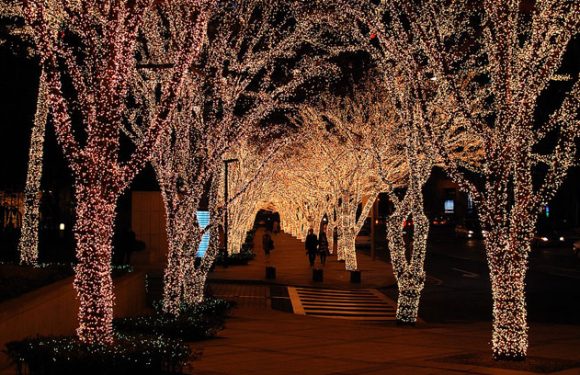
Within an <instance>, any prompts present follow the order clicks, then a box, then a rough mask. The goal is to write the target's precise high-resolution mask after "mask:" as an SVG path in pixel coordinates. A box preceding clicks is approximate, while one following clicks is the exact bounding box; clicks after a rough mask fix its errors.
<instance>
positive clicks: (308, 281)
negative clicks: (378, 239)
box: [209, 229, 395, 289]
mask: <svg viewBox="0 0 580 375" xmlns="http://www.w3.org/2000/svg"><path fill="white" fill-rule="evenodd" d="M263 233H264V229H258V230H257V232H256V236H255V237H254V238H255V241H254V253H255V254H256V258H255V259H254V260H253V261H251V262H250V263H249V264H248V265H247V266H230V267H228V268H223V267H221V266H218V267H216V269H215V271H214V272H212V273H211V274H210V275H209V280H210V281H211V280H214V281H215V280H222V281H232V280H236V281H242V282H248V281H253V282H265V283H275V284H283V285H302V286H304V285H306V286H318V287H324V288H341V289H355V288H361V289H367V288H381V287H387V286H391V285H394V284H395V278H394V276H393V270H392V267H391V265H390V264H388V263H385V262H383V261H381V260H378V259H377V260H375V261H373V260H372V258H371V257H370V256H368V255H366V254H363V253H361V252H358V253H357V261H358V269H359V270H360V271H361V275H362V282H361V283H360V284H352V283H351V282H350V273H349V272H348V271H346V270H345V268H344V262H338V261H337V260H336V256H335V255H331V256H329V257H328V259H327V261H326V265H325V266H324V267H322V266H321V265H320V264H319V259H318V258H317V260H316V262H317V263H316V266H315V267H319V268H323V270H324V271H323V272H324V280H323V282H314V281H312V269H311V268H310V265H309V264H308V257H307V256H306V250H304V243H303V242H302V241H300V240H298V239H296V238H294V237H292V236H290V235H289V234H286V233H283V232H281V233H278V234H275V235H273V236H272V238H273V240H274V246H275V248H274V250H273V251H272V252H271V253H270V255H269V256H268V257H266V255H265V254H264V251H263V250H262V235H263ZM266 266H274V267H276V279H275V280H267V279H266Z"/></svg>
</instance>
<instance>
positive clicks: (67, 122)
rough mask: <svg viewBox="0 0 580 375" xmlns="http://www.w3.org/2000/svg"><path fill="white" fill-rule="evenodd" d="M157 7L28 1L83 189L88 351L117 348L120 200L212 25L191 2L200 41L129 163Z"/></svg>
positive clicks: (79, 222) (58, 120)
mask: <svg viewBox="0 0 580 375" xmlns="http://www.w3.org/2000/svg"><path fill="white" fill-rule="evenodd" d="M154 6H163V4H162V3H154V2H152V1H136V2H132V3H126V2H109V1H99V2H96V1H85V2H79V3H71V2H68V1H56V0H55V1H52V2H49V3H46V2H45V1H28V2H26V6H25V8H24V11H25V16H26V21H27V24H28V25H29V26H30V27H31V28H32V30H33V35H34V38H35V44H36V48H37V52H38V54H39V56H40V59H41V65H42V67H43V69H44V71H45V72H46V82H47V85H48V93H49V94H48V101H49V106H50V108H51V113H52V117H53V122H54V126H55V130H56V134H57V139H58V141H59V143H60V145H61V147H62V150H63V153H64V155H65V157H66V159H67V160H68V162H69V165H70V167H71V169H72V171H73V176H74V181H75V201H76V223H75V228H74V232H75V238H76V241H77V259H78V264H77V266H76V269H75V271H76V272H75V281H74V285H75V288H76V290H77V294H78V297H79V300H80V309H79V328H78V329H77V334H78V336H79V338H80V340H82V341H83V342H87V343H93V342H96V343H110V342H112V340H113V334H112V318H113V301H114V295H113V284H112V279H111V253H112V252H111V239H112V235H113V227H114V220H115V208H116V203H117V199H118V197H119V195H120V194H121V192H122V191H123V190H124V189H125V188H126V187H127V185H128V184H129V183H130V182H131V180H132V179H133V177H134V176H135V174H136V173H137V172H138V171H139V170H140V169H141V168H142V167H143V165H144V164H145V163H146V161H147V159H148V158H149V157H150V155H151V152H152V149H153V146H154V145H155V143H156V142H157V139H158V136H159V134H160V133H161V132H162V131H163V130H164V129H165V128H167V126H168V125H169V119H170V117H171V113H172V112H173V108H174V106H175V104H176V102H177V100H176V99H177V98H178V96H179V92H180V90H181V86H182V85H181V84H182V82H183V75H184V73H185V71H186V70H187V69H188V68H189V66H190V65H191V62H192V60H193V58H194V56H195V55H196V53H197V51H198V49H199V47H200V46H201V42H202V37H203V33H202V32H201V31H202V30H205V24H206V22H207V18H208V16H207V6H206V5H205V3H204V2H200V1H191V2H186V1H184V2H182V13H181V14H180V17H181V18H180V22H179V23H180V25H179V27H187V28H189V29H190V30H191V33H190V37H189V38H187V40H185V41H184V43H183V44H179V45H177V44H176V45H174V46H173V47H174V48H175V50H178V51H179V52H178V53H176V54H175V56H176V58H175V60H174V61H173V63H174V65H173V67H172V68H171V71H172V79H171V80H169V82H167V84H166V85H164V86H163V87H160V88H159V91H160V93H161V95H160V102H161V104H160V106H159V107H158V108H159V110H158V111H157V112H156V113H154V114H153V115H152V116H151V117H150V118H147V119H146V120H147V121H148V123H147V125H144V128H146V132H145V138H144V140H143V142H142V143H141V144H140V145H139V146H138V147H137V149H136V150H135V151H134V152H133V153H132V154H131V156H130V157H129V158H128V159H127V160H125V161H122V160H120V157H119V151H120V132H121V127H122V124H123V118H124V115H125V113H126V112H127V111H126V108H127V104H128V100H127V99H128V98H127V95H128V92H129V87H130V82H131V79H132V77H133V74H134V70H135V69H136V59H135V53H136V51H137V48H136V45H137V42H138V30H139V28H140V27H141V26H142V25H143V19H144V18H145V17H147V16H148V13H149V12H151V11H152V9H153V7H154ZM51 7H58V8H61V9H63V14H64V17H63V19H62V22H60V23H59V24H58V29H56V30H53V29H51V28H50V26H51V24H50V22H49V19H50V17H51V10H52V8H51ZM175 21H176V20H175ZM65 87H66V88H65ZM73 119H74V120H73Z"/></svg>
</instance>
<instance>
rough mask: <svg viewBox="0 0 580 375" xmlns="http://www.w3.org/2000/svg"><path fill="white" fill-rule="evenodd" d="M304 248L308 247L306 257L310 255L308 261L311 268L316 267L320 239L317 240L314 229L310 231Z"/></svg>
mask: <svg viewBox="0 0 580 375" xmlns="http://www.w3.org/2000/svg"><path fill="white" fill-rule="evenodd" d="M304 247H306V255H308V260H309V261H310V267H314V261H315V260H316V253H317V252H318V239H317V238H316V235H315V234H314V231H313V230H312V228H310V229H308V235H307V236H306V243H305V244H304Z"/></svg>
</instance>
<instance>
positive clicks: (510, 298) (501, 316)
mask: <svg viewBox="0 0 580 375" xmlns="http://www.w3.org/2000/svg"><path fill="white" fill-rule="evenodd" d="M486 242H488V243H487V244H486V246H493V245H492V241H486ZM502 242H503V241H502ZM495 243H496V244H497V242H495ZM507 243H510V242H509V241H508V242H507ZM507 243H505V242H504V246H502V247H501V248H499V247H496V246H493V248H488V249H487V252H488V260H489V267H490V276H491V287H492V293H493V335H492V351H493V356H494V358H495V359H500V360H502V359H507V360H523V359H525V357H526V352H527V349H528V324H527V312H526V299H525V277H526V270H527V267H528V257H527V255H528V251H527V249H525V248H526V246H529V245H523V248H524V249H522V248H521V247H520V248H519V249H517V250H519V251H517V252H516V251H514V250H516V249H515V248H514V247H511V246H508V245H507ZM513 243H514V244H516V243H519V241H515V240H514V242H513Z"/></svg>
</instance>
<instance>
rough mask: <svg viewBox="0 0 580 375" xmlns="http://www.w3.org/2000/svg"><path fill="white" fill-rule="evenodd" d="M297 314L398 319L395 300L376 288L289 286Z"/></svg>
mask: <svg viewBox="0 0 580 375" xmlns="http://www.w3.org/2000/svg"><path fill="white" fill-rule="evenodd" d="M288 295H289V296H290V300H291V302H292V307H293V310H294V313H295V314H299V315H308V316H314V317H320V318H332V319H348V320H372V321H388V320H395V309H396V306H395V304H394V302H393V301H391V300H390V299H389V298H387V297H386V296H385V295H384V294H382V293H381V292H379V291H378V290H375V289H361V290H353V291H350V290H336V289H314V288H300V287H288Z"/></svg>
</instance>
